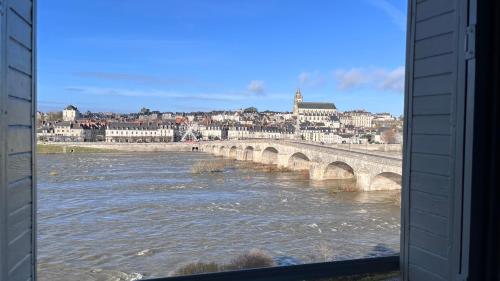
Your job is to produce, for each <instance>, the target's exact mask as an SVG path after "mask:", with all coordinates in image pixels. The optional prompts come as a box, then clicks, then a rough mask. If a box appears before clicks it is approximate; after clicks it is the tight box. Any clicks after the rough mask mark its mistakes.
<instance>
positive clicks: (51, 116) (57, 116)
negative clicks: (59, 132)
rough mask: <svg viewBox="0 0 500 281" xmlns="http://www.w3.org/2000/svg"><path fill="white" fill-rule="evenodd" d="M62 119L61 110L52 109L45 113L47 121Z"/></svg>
mask: <svg viewBox="0 0 500 281" xmlns="http://www.w3.org/2000/svg"><path fill="white" fill-rule="evenodd" d="M59 120H62V111H53V112H48V113H47V121H49V122H54V121H59Z"/></svg>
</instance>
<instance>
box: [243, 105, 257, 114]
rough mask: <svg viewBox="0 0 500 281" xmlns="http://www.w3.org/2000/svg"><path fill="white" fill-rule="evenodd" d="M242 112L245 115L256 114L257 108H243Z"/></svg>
mask: <svg viewBox="0 0 500 281" xmlns="http://www.w3.org/2000/svg"><path fill="white" fill-rule="evenodd" d="M243 112H245V113H257V112H258V110H257V108H255V107H253V106H252V107H248V108H245V110H243Z"/></svg>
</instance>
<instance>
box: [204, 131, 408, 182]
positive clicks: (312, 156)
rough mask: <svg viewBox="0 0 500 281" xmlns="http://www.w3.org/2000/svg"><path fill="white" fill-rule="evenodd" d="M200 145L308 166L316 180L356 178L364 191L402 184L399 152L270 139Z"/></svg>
mask: <svg viewBox="0 0 500 281" xmlns="http://www.w3.org/2000/svg"><path fill="white" fill-rule="evenodd" d="M198 147H199V149H200V150H202V151H204V152H208V153H212V154H214V155H217V156H223V157H227V158H230V159H236V160H241V161H253V162H256V163H262V164H268V165H277V166H278V167H279V168H286V169H289V170H307V171H309V177H310V179H312V180H328V179H356V185H357V187H358V188H359V189H360V190H363V191H371V190H390V189H400V188H401V174H402V163H401V162H402V160H401V158H400V157H396V156H389V155H381V154H380V153H373V152H372V153H370V152H359V151H350V150H347V149H340V148H333V147H328V146H324V145H319V144H311V143H302V142H297V141H284V140H269V139H263V140H235V141H212V142H204V143H199V144H198Z"/></svg>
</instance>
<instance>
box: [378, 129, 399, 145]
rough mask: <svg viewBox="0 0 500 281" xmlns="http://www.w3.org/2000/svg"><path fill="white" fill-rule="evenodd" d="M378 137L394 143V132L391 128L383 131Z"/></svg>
mask: <svg viewBox="0 0 500 281" xmlns="http://www.w3.org/2000/svg"><path fill="white" fill-rule="evenodd" d="M380 138H381V139H382V141H384V142H385V143H396V133H395V132H394V130H391V129H388V130H385V131H383V132H382V134H381V135H380Z"/></svg>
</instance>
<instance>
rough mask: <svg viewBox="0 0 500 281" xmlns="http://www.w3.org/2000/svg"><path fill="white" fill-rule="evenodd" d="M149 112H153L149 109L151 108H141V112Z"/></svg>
mask: <svg viewBox="0 0 500 281" xmlns="http://www.w3.org/2000/svg"><path fill="white" fill-rule="evenodd" d="M149 112H151V111H150V110H149V108H145V107H143V108H141V113H142V114H149Z"/></svg>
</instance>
